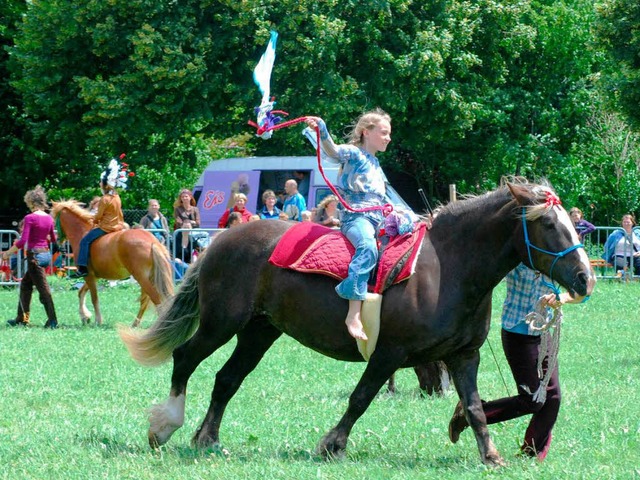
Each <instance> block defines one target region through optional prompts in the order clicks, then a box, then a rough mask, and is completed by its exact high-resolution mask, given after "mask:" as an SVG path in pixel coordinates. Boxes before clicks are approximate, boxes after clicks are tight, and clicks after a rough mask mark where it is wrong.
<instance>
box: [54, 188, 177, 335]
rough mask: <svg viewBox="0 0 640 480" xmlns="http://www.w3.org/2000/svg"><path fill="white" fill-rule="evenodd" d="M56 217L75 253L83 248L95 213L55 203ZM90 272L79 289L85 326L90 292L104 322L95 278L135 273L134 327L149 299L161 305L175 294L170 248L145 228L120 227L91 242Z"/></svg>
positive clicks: (117, 277) (99, 321)
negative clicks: (137, 299)
mask: <svg viewBox="0 0 640 480" xmlns="http://www.w3.org/2000/svg"><path fill="white" fill-rule="evenodd" d="M52 214H53V217H54V218H55V219H56V224H57V225H58V229H57V230H58V233H59V234H60V236H61V238H64V237H66V238H67V239H68V240H69V243H71V248H72V249H73V251H74V252H78V251H79V250H80V240H81V239H82V237H83V236H84V235H85V234H86V233H87V232H88V231H89V230H90V229H91V228H92V226H93V215H92V214H91V213H90V212H88V211H87V210H85V209H84V208H82V207H81V206H80V204H79V203H78V202H76V201H73V200H70V201H61V202H53V209H52ZM88 270H89V274H88V275H87V276H86V277H85V279H84V285H83V286H82V288H80V291H79V292H78V298H79V300H80V320H82V324H83V325H85V324H87V323H88V322H89V320H90V318H91V313H90V312H89V310H87V307H86V305H85V296H86V294H87V291H89V292H90V293H91V303H93V310H94V312H95V315H96V320H95V321H96V325H102V313H101V312H100V302H99V300H98V290H97V288H96V279H98V278H106V279H108V280H120V279H123V278H127V277H129V276H133V278H135V279H136V281H137V282H138V284H139V285H140V288H141V292H140V309H139V310H138V314H137V316H136V319H135V320H134V321H133V326H134V327H137V326H138V325H139V324H140V322H141V321H142V315H143V314H144V312H145V310H146V309H147V307H148V306H149V300H151V301H152V302H153V303H154V304H155V305H159V304H160V303H161V302H162V301H163V300H165V299H166V298H168V297H169V296H171V295H173V277H172V269H171V263H170V256H169V252H168V251H167V249H166V248H165V247H164V245H162V244H161V243H160V242H159V241H158V239H157V238H156V237H154V236H153V235H152V234H151V233H150V232H148V231H146V230H142V229H132V230H121V231H119V232H113V233H109V234H107V235H104V236H102V237H100V238H98V239H97V240H95V241H94V242H93V243H92V244H91V255H90V260H89V266H88Z"/></svg>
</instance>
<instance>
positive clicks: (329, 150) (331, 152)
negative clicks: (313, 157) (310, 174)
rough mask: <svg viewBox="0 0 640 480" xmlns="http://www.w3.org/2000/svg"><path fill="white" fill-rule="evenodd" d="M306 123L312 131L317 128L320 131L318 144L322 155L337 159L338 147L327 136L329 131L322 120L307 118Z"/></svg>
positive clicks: (329, 136)
mask: <svg viewBox="0 0 640 480" xmlns="http://www.w3.org/2000/svg"><path fill="white" fill-rule="evenodd" d="M306 123H307V125H308V126H309V127H311V128H313V129H314V130H315V129H316V128H318V130H319V131H320V144H321V145H322V149H323V150H324V153H326V154H327V156H329V157H331V158H335V159H338V158H339V154H338V147H337V146H336V144H335V143H334V142H333V139H332V138H331V135H329V130H327V125H326V123H324V120H322V119H321V118H320V117H307V120H306Z"/></svg>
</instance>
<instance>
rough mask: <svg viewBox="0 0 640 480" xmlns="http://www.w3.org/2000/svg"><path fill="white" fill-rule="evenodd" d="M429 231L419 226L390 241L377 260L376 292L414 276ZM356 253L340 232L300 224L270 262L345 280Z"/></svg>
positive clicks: (313, 225) (318, 226)
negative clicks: (423, 241)
mask: <svg viewBox="0 0 640 480" xmlns="http://www.w3.org/2000/svg"><path fill="white" fill-rule="evenodd" d="M426 230H427V229H426V224H424V223H420V224H418V227H417V229H416V230H415V231H414V232H413V233H410V234H406V235H399V236H396V237H393V238H392V239H391V240H390V241H389V243H388V244H387V245H386V246H385V247H384V249H383V251H382V255H381V256H380V259H379V261H378V268H377V272H376V276H375V284H374V285H373V287H371V285H370V286H369V288H370V289H371V291H372V292H373V293H382V292H383V291H384V290H386V289H387V288H389V287H390V286H391V285H394V284H396V283H400V282H402V281H404V280H406V279H408V278H409V277H410V276H411V275H412V274H413V271H414V268H415V263H416V259H417V258H418V254H419V253H420V246H421V245H422V240H423V239H424V236H425V233H426ZM354 252H355V248H354V247H353V245H351V242H349V240H347V238H346V237H345V236H344V235H343V234H342V233H341V232H340V231H339V230H334V229H331V228H328V227H325V226H323V225H318V224H316V223H312V222H300V223H298V224H296V225H295V226H294V227H292V228H290V229H289V230H287V232H286V233H285V234H284V235H283V236H282V238H281V239H280V241H279V242H278V245H276V248H275V250H274V251H273V253H272V254H271V257H270V258H269V263H271V264H272V265H275V266H277V267H282V268H289V269H291V270H295V271H297V272H303V273H305V272H306V273H319V274H323V275H328V276H330V277H333V278H336V279H338V280H343V279H345V278H346V277H347V272H348V268H349V262H350V261H351V257H353V254H354Z"/></svg>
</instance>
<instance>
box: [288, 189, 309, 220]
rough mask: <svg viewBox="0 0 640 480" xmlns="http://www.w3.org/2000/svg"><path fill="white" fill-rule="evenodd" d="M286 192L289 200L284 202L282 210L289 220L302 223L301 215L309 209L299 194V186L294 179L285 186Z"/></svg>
mask: <svg viewBox="0 0 640 480" xmlns="http://www.w3.org/2000/svg"><path fill="white" fill-rule="evenodd" d="M284 190H285V191H286V192H287V198H286V199H285V201H284V205H283V207H282V210H284V213H286V214H287V218H288V219H289V220H295V221H296V222H300V221H302V216H301V214H302V212H303V211H305V210H306V209H307V202H305V200H304V197H303V196H302V195H301V194H300V192H298V184H297V183H296V181H295V180H293V179H290V180H287V181H286V182H285V184H284Z"/></svg>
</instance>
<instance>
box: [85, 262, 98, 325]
mask: <svg viewBox="0 0 640 480" xmlns="http://www.w3.org/2000/svg"><path fill="white" fill-rule="evenodd" d="M84 284H85V285H86V286H87V288H88V289H89V294H90V295H91V303H92V304H93V313H94V314H95V316H96V325H102V313H101V312H100V301H99V300H98V285H97V284H96V277H94V276H93V275H92V274H89V275H87V276H86V277H85V278H84Z"/></svg>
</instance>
